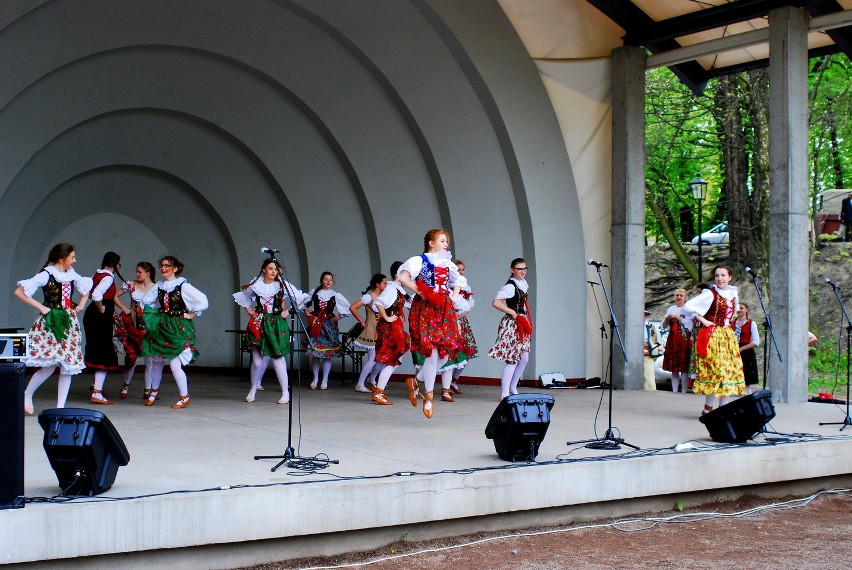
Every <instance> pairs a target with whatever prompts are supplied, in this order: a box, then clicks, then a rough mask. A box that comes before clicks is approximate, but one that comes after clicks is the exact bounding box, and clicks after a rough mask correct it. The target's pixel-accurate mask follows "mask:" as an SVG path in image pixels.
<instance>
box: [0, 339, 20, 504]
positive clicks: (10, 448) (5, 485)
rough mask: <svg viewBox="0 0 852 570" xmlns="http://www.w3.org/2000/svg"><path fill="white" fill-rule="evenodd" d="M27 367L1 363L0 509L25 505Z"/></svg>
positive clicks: (13, 363)
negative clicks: (25, 377) (25, 387)
mask: <svg viewBox="0 0 852 570" xmlns="http://www.w3.org/2000/svg"><path fill="white" fill-rule="evenodd" d="M4 342H5V341H4ZM24 371H25V368H24V364H23V363H22V362H12V363H2V364H0V434H2V436H0V509H20V508H23V506H24Z"/></svg>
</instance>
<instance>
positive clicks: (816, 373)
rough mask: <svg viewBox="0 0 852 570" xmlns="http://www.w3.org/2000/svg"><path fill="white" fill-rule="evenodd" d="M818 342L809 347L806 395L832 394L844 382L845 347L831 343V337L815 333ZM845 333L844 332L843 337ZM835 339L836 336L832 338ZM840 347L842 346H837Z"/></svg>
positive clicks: (841, 343)
mask: <svg viewBox="0 0 852 570" xmlns="http://www.w3.org/2000/svg"><path fill="white" fill-rule="evenodd" d="M817 332H818V334H817V336H819V338H820V340H819V341H817V343H816V344H814V345H813V346H811V347H810V357H809V358H808V393H809V394H818V393H820V392H829V393H833V392H835V391H836V390H837V389H838V388H840V387H844V388H845V386H841V384H845V382H846V345H845V340H844V341H843V342H840V343H838V342H833V341H832V337H833V335H830V334H824V333H823V331H817ZM845 334H846V333H845V332H844V333H843V335H845ZM834 338H835V339H836V338H837V337H836V335H835V336H834ZM844 338H845V336H844ZM839 345H842V346H839Z"/></svg>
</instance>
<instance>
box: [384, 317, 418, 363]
mask: <svg viewBox="0 0 852 570" xmlns="http://www.w3.org/2000/svg"><path fill="white" fill-rule="evenodd" d="M409 350H411V338H410V337H409V336H408V333H407V332H405V325H404V324H403V322H402V319H397V320H395V321H394V322H392V323H389V322H387V321H386V320H384V319H381V318H380V319H379V322H378V324H377V325H376V358H375V361H376V362H380V363H381V364H387V365H388V366H399V365H400V364H402V362H401V361H400V358H402V356H403V355H404V354H405V353H406V352H408V351H409Z"/></svg>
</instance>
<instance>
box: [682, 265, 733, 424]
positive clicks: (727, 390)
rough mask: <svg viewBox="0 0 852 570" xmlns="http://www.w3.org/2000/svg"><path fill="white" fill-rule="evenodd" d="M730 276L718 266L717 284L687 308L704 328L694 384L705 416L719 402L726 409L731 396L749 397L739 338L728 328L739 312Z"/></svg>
mask: <svg viewBox="0 0 852 570" xmlns="http://www.w3.org/2000/svg"><path fill="white" fill-rule="evenodd" d="M731 275H732V270H731V268H730V267H728V266H727V265H717V266H716V267H715V268H714V269H713V279H714V284H713V285H711V286H710V288H709V289H705V290H704V291H702V292H701V294H700V295H698V296H697V297H694V298H692V299H690V300H689V301H687V302H686V304H685V305H684V306H685V307H686V308H687V309H688V310H690V311H693V312H695V313H696V319H697V320H698V322H700V323H701V325H703V328H702V329H701V330H700V331H699V333H698V337H697V340H696V343H695V344H696V346H695V352H696V357H695V372H696V378H695V382H694V383H693V391H694V392H695V393H696V394H704V395H705V396H706V399H705V402H704V410H703V411H702V412H701V413H702V415H704V414H706V413H708V412H711V411H713V407H714V405H715V403H716V399H717V398H720V399H721V402H720V403H721V405H724V404H726V403H727V402H726V400H727V399H728V398H730V397H731V396H742V395H744V394H745V393H746V389H745V382H744V378H743V361H742V358H740V352H739V347H738V346H737V337H736V336H735V335H734V329H732V328H731V327H730V326H729V325H730V321H731V319H732V318H733V316H734V314H736V312H737V309H738V308H739V299H738V292H737V288H736V287H734V286H733V285H731V284H730V282H731Z"/></svg>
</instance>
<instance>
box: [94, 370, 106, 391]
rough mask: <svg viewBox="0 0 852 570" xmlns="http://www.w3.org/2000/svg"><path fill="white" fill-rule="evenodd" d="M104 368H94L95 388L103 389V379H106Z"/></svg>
mask: <svg viewBox="0 0 852 570" xmlns="http://www.w3.org/2000/svg"><path fill="white" fill-rule="evenodd" d="M106 374H107V373H106V370H95V390H103V389H104V381H105V380H106Z"/></svg>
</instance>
